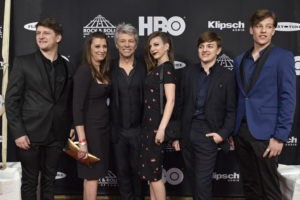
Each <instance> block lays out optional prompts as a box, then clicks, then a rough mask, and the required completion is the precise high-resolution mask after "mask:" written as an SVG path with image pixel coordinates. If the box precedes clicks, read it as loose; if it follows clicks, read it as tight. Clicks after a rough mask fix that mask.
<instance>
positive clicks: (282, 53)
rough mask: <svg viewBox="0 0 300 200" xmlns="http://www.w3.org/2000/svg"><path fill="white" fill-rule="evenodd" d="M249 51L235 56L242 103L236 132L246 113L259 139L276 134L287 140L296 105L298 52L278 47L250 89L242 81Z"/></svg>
mask: <svg viewBox="0 0 300 200" xmlns="http://www.w3.org/2000/svg"><path fill="white" fill-rule="evenodd" d="M244 55H245V53H243V54H241V55H240V56H238V57H237V58H236V59H235V60H234V71H235V74H236V80H237V85H238V105H237V117H236V124H235V130H234V135H237V133H238V130H239V128H240V125H241V121H242V118H243V116H246V119H247V124H248V128H249V131H250V133H251V134H252V136H253V137H254V138H256V139H258V140H269V139H270V138H276V139H278V140H281V141H284V142H286V141H287V139H288V135H289V133H290V130H291V126H292V123H293V118H294V111H295V106H296V74H295V61H294V56H293V54H292V53H291V52H290V51H287V50H284V49H281V48H279V47H274V48H273V49H272V51H271V52H270V54H269V57H268V58H267V60H266V62H265V64H264V66H263V67H262V70H261V71H260V73H259V74H258V75H257V77H253V79H254V80H255V79H256V81H255V82H254V84H252V87H251V88H249V89H248V93H247V92H246V91H245V88H244V87H243V84H242V78H243V77H241V76H243V75H244V74H242V75H241V73H240V72H241V61H242V59H243V57H244Z"/></svg>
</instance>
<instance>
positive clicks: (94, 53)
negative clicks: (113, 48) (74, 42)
mask: <svg viewBox="0 0 300 200" xmlns="http://www.w3.org/2000/svg"><path fill="white" fill-rule="evenodd" d="M106 54H107V43H106V40H105V39H104V38H94V39H93V40H92V43H91V60H92V63H94V64H97V65H99V64H100V62H101V61H103V60H104V59H105V57H106Z"/></svg>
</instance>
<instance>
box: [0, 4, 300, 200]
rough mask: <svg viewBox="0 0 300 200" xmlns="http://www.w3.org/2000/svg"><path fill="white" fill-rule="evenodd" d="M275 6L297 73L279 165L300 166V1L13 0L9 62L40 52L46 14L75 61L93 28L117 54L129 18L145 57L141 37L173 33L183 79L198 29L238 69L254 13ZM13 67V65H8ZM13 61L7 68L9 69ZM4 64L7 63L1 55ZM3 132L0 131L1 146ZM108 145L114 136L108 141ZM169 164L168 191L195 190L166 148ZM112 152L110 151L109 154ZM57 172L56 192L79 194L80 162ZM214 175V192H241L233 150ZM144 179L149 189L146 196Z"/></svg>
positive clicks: (110, 186) (112, 186)
mask: <svg viewBox="0 0 300 200" xmlns="http://www.w3.org/2000/svg"><path fill="white" fill-rule="evenodd" d="M3 5H4V0H1V1H0V10H1V11H0V42H1V44H0V46H1V45H2V33H3V29H2V27H3V22H2V21H3V12H2V11H3V10H4V9H3V8H4V6H3ZM262 8H266V9H270V10H273V11H274V12H275V13H276V14H277V15H278V18H279V23H278V27H277V28H276V30H277V31H276V34H275V36H274V37H273V43H274V44H276V45H278V46H280V47H283V48H286V49H288V50H290V51H292V52H293V53H294V55H295V66H296V67H295V70H296V74H297V76H298V77H297V100H298V104H297V107H296V113H295V120H294V125H293V128H292V131H291V134H290V137H289V140H288V142H287V143H286V144H285V147H284V150H283V153H282V155H281V156H280V162H281V163H284V164H300V156H299V155H300V146H299V142H298V139H300V133H299V132H300V113H299V112H300V108H299V106H300V103H299V101H300V96H299V95H300V92H299V91H300V77H299V76H300V1H298V0H287V1H281V0H263V1H261V0H252V1H240V0H225V1H224V0H210V1H203V0H200V1H199V0H198V1H196V0H194V1H193V0H186V1H182V0H164V1H160V0H144V1H141V0H129V1H122V0H108V1H99V0H85V1H78V0H77V1H74V0H52V1H47V0H12V15H11V45H10V49H11V50H10V52H11V54H10V55H11V57H10V60H11V61H12V60H13V57H14V56H18V55H22V54H27V53H30V52H33V51H35V50H36V49H37V47H36V44H35V24H36V23H37V21H39V20H40V19H42V18H45V17H54V18H57V19H58V20H59V22H61V23H62V25H63V27H64V35H63V40H62V42H61V44H60V53H61V54H62V55H63V56H64V57H65V58H66V59H68V60H69V61H70V62H72V63H73V64H75V65H78V63H79V62H80V58H81V53H82V43H83V40H84V37H85V36H87V35H89V34H90V33H93V32H95V31H102V32H105V33H106V34H107V35H108V36H109V43H110V46H111V47H112V48H111V52H110V54H111V56H112V57H113V58H114V57H116V56H117V55H118V53H117V51H116V49H115V47H114V46H115V45H114V42H113V35H114V32H115V28H116V26H117V25H118V24H119V23H123V22H125V23H131V24H132V25H134V26H135V27H136V28H137V29H138V31H139V36H140V41H139V44H138V48H137V52H136V56H137V57H140V58H142V57H143V49H144V42H145V40H146V38H147V36H148V35H149V34H150V33H152V32H153V31H157V30H161V31H165V32H168V33H170V34H171V35H172V36H173V41H174V46H175V59H176V64H175V67H176V69H177V73H178V75H179V76H180V71H181V70H182V68H184V67H185V66H187V65H188V64H189V63H194V62H199V61H198V56H197V47H196V43H197V42H196V41H197V38H198V36H199V34H200V33H202V32H204V31H215V32H217V33H219V34H220V35H221V36H222V37H223V39H224V45H223V51H222V53H221V54H220V56H219V57H218V60H217V61H218V62H219V63H220V64H221V65H222V66H224V67H227V68H230V69H232V68H233V59H234V58H235V57H236V56H238V55H239V54H240V53H242V52H243V51H245V50H247V49H248V48H250V47H251V45H252V39H251V36H250V34H249V18H250V16H251V15H252V14H253V13H254V11H255V10H257V9H262ZM10 64H11V66H12V62H10ZM11 66H10V67H11ZM0 67H1V70H2V68H3V62H2V58H0ZM1 140H2V137H1V136H0V146H1ZM107 142H109V141H107ZM165 149H166V152H167V153H166V164H165V170H164V172H163V177H164V180H165V182H166V187H167V192H168V194H169V195H190V194H191V191H190V187H189V185H188V183H187V182H188V181H187V179H186V177H185V174H186V171H185V167H184V164H183V160H182V157H181V154H180V153H178V152H174V151H173V149H172V147H171V146H170V145H166V147H165ZM111 155H112V154H111ZM8 160H9V161H16V160H18V157H17V154H16V149H15V146H14V143H13V141H12V140H11V139H10V140H9V141H8ZM58 171H59V172H58V173H57V181H56V194H81V193H82V181H81V180H80V179H78V178H77V174H76V162H75V161H74V160H72V159H71V158H69V157H68V156H67V155H63V156H62V157H61V161H60V167H59V170H58ZM212 178H213V180H214V188H213V190H214V196H242V195H243V191H242V187H241V177H240V172H239V168H238V165H237V161H236V157H235V152H234V151H233V150H231V151H230V152H229V153H228V154H225V153H223V152H222V151H220V152H219V154H218V159H217V164H216V168H215V172H214V174H213V177H212ZM146 184H147V183H145V193H147V192H148V191H147V189H146ZM99 186H100V187H99V194H105V195H110V194H118V185H117V176H116V171H115V167H114V158H113V156H111V167H110V170H109V172H108V173H107V175H106V177H104V178H102V179H100V180H99Z"/></svg>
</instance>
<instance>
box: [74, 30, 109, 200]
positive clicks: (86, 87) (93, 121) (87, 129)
mask: <svg viewBox="0 0 300 200" xmlns="http://www.w3.org/2000/svg"><path fill="white" fill-rule="evenodd" d="M110 87H111V86H110V79H109V58H108V42H107V37H106V35H105V34H104V33H102V32H95V33H92V34H91V35H89V36H88V37H87V38H86V40H85V42H84V49H83V61H82V64H81V65H80V66H79V68H78V70H77V72H76V74H75V77H74V94H73V117H74V124H75V128H76V131H77V134H78V139H79V146H80V151H79V153H78V156H79V157H82V158H87V154H88V152H89V153H92V154H94V155H96V156H97V157H99V158H100V161H99V162H97V163H94V164H93V165H92V167H91V168H89V167H87V166H85V165H83V164H81V163H79V162H78V164H77V169H78V177H79V178H83V179H84V182H83V199H84V200H96V198H97V190H98V180H99V178H100V177H104V176H105V174H106V171H107V169H108V157H109V155H108V149H109V146H108V144H109V110H108V105H107V99H108V96H109V92H110Z"/></svg>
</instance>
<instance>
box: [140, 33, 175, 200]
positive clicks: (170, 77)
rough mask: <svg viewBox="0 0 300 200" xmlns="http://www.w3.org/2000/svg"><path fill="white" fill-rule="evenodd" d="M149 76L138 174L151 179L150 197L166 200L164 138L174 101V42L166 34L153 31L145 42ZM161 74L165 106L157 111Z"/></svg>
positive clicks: (155, 199)
mask: <svg viewBox="0 0 300 200" xmlns="http://www.w3.org/2000/svg"><path fill="white" fill-rule="evenodd" d="M145 61H146V64H147V68H148V75H147V77H146V78H145V86H144V88H145V89H144V95H145V96H144V118H143V125H142V127H143V131H142V136H141V154H140V164H141V166H140V176H141V178H142V179H143V180H147V181H149V182H150V197H151V200H165V199H166V190H165V185H164V183H163V181H162V169H163V155H164V150H163V145H162V143H163V141H164V135H165V129H166V127H167V124H168V122H169V120H170V118H171V115H172V112H173V108H174V101H175V70H174V53H173V43H172V39H171V37H170V35H169V34H167V33H163V32H154V33H152V34H151V35H150V36H149V37H148V40H147V42H146V45H145ZM160 73H163V85H164V98H165V99H166V100H165V106H164V111H163V114H162V115H161V112H160Z"/></svg>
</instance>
